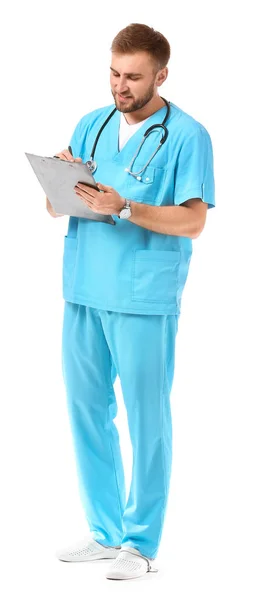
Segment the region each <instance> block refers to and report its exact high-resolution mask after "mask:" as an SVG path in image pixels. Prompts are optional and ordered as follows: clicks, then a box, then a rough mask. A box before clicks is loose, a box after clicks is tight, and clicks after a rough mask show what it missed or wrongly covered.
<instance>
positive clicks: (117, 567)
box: [106, 546, 158, 579]
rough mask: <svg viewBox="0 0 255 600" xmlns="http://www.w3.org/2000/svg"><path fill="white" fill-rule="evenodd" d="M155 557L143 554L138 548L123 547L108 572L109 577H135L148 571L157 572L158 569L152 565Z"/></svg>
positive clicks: (107, 576)
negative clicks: (151, 557)
mask: <svg viewBox="0 0 255 600" xmlns="http://www.w3.org/2000/svg"><path fill="white" fill-rule="evenodd" d="M153 560H154V559H150V558H147V557H146V556H143V555H142V554H141V553H140V552H139V550H137V549H136V548H128V547H127V546H126V547H123V548H122V549H121V550H120V551H119V553H118V557H117V558H116V559H115V560H114V562H113V563H112V565H111V567H110V569H109V571H107V573H106V578H107V579H134V578H135V577H142V575H145V574H146V573H148V572H151V573H156V572H157V571H158V569H155V568H154V567H152V564H151V562H152V561H153Z"/></svg>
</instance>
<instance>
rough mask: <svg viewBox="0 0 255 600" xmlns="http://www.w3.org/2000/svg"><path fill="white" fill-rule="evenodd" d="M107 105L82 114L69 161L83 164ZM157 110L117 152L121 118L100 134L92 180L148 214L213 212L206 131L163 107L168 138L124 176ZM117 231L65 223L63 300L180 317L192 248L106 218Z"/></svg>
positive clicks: (183, 240) (146, 150) (153, 142)
mask: <svg viewBox="0 0 255 600" xmlns="http://www.w3.org/2000/svg"><path fill="white" fill-rule="evenodd" d="M114 107H115V105H114V104H111V105H110V106H106V107H103V108H99V109H97V110H94V111H93V112H90V113H89V114H86V115H85V116H83V117H82V118H81V120H80V121H79V122H78V124H77V126H76V128H75V130H74V132H73V135H72V137H71V140H70V145H71V147H72V151H73V156H74V157H75V158H77V157H80V158H82V161H83V162H86V161H87V160H89V158H90V153H91V149H92V146H93V143H94V141H95V137H96V134H97V133H98V131H99V129H100V127H101V125H102V124H103V122H104V121H105V119H106V118H107V116H108V115H109V114H110V112H111V111H112V110H113V108H114ZM165 113H166V107H165V106H163V107H161V108H160V109H159V110H158V111H156V112H155V113H154V114H153V115H151V116H150V117H149V119H147V120H146V122H145V123H144V124H143V125H141V127H140V128H139V129H138V130H137V131H136V132H135V133H134V134H133V135H132V136H131V138H130V139H129V140H128V141H127V143H126V144H125V146H124V147H123V148H122V150H120V151H119V148H118V135H119V123H120V112H119V111H118V110H117V111H116V112H115V113H114V115H113V116H112V118H111V119H110V121H109V122H108V124H107V125H106V127H105V128H104V130H103V132H102V134H101V136H100V138H99V141H98V145H97V147H96V152H95V160H96V162H97V165H98V168H97V171H96V172H95V174H94V177H95V180H96V181H100V182H101V183H103V184H105V185H110V186H112V187H113V188H114V189H116V190H117V191H118V192H119V194H120V195H121V196H124V197H125V198H128V199H130V200H133V201H135V202H143V203H145V204H150V205H152V206H171V205H180V204H182V203H183V202H185V201H186V200H188V199H190V198H201V200H202V201H203V202H206V203H208V208H212V207H213V206H215V186H214V173H213V150H212V143H211V138H210V135H209V133H208V131H207V130H206V129H205V127H204V126H203V125H202V124H201V123H199V122H198V121H196V120H195V119H194V118H193V117H192V116H190V115H188V114H187V113H185V112H184V111H183V110H181V109H180V108H179V107H178V106H176V105H175V104H173V102H170V116H169V118H168V121H167V122H166V123H165V125H166V127H167V128H168V131H169V134H168V138H167V140H166V142H165V144H163V146H162V147H161V148H160V149H159V150H158V152H157V153H156V155H155V156H154V158H153V159H152V161H151V162H150V164H149V165H148V167H146V169H145V171H144V172H143V173H142V174H141V180H137V179H136V178H134V177H133V176H132V175H130V174H129V173H127V172H126V171H125V168H126V167H128V166H129V164H130V162H131V160H132V158H133V156H134V155H135V153H136V151H137V149H138V146H139V144H140V142H141V139H142V136H143V134H144V132H145V131H146V129H147V128H148V127H150V126H151V125H152V124H154V123H161V122H162V120H163V118H164V116H165ZM161 132H162V129H160V128H159V129H158V130H154V131H153V132H152V133H151V134H150V135H149V137H148V138H147V140H146V141H145V143H144V145H143V146H142V148H141V151H140V153H139V154H138V156H137V158H136V160H135V162H134V165H133V167H132V170H133V171H135V172H136V171H139V170H140V169H141V168H143V167H144V165H145V164H146V162H147V161H148V159H149V158H150V156H151V155H152V154H153V151H154V150H155V149H156V147H157V145H158V143H159V140H160V139H161V136H162V133H161ZM113 219H114V220H115V222H116V225H109V224H107V223H101V222H98V221H91V220H89V219H82V218H78V217H70V218H69V224H68V232H67V235H66V236H65V239H64V256H63V297H64V299H65V300H67V301H69V302H75V303H78V304H84V305H87V306H91V307H94V308H98V309H104V310H112V311H118V312H125V313H139V314H161V315H162V314H171V315H179V314H180V311H181V298H182V293H183V289H184V286H185V282H186V279H187V275H188V270H189V264H190V259H191V255H192V240H191V239H190V238H188V237H184V236H175V235H165V234H161V233H156V232H154V231H150V230H148V229H145V228H144V227H140V226H138V225H135V224H134V223H131V222H130V221H129V220H128V219H127V220H125V219H119V218H118V216H117V215H115V216H113Z"/></svg>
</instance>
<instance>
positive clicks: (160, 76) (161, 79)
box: [155, 67, 168, 87]
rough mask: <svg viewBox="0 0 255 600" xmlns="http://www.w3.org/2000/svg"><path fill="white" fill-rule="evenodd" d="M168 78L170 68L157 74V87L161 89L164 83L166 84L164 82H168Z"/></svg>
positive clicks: (165, 68)
mask: <svg viewBox="0 0 255 600" xmlns="http://www.w3.org/2000/svg"><path fill="white" fill-rule="evenodd" d="M167 76H168V68H167V67H164V69H161V70H160V71H159V72H158V74H157V77H156V81H155V83H156V85H157V86H158V87H160V86H161V85H162V83H164V81H166V78H167Z"/></svg>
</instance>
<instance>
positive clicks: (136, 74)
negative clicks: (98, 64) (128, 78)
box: [110, 67, 142, 77]
mask: <svg viewBox="0 0 255 600" xmlns="http://www.w3.org/2000/svg"><path fill="white" fill-rule="evenodd" d="M110 69H111V71H114V72H115V73H118V75H119V72H118V71H116V69H113V68H112V67H110ZM124 75H133V76H134V75H135V76H136V77H138V75H139V77H142V73H124Z"/></svg>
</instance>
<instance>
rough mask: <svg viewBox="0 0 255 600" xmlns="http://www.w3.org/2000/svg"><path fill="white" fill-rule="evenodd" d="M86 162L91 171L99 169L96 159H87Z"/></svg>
mask: <svg viewBox="0 0 255 600" xmlns="http://www.w3.org/2000/svg"><path fill="white" fill-rule="evenodd" d="M85 164H86V165H87V167H88V169H89V170H90V172H91V173H95V171H96V170H97V163H96V161H95V160H93V159H92V160H87V162H86V163H85Z"/></svg>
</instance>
